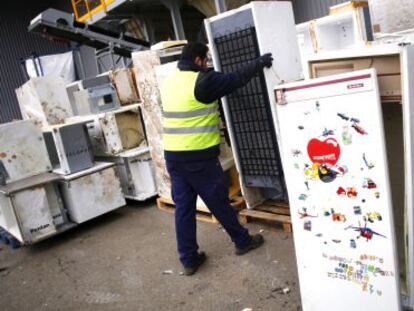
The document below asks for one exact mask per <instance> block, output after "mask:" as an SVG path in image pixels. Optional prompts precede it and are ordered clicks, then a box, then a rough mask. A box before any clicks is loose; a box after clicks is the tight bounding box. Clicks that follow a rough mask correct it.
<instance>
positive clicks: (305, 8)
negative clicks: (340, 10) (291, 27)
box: [292, 0, 348, 24]
mask: <svg viewBox="0 0 414 311" xmlns="http://www.w3.org/2000/svg"><path fill="white" fill-rule="evenodd" d="M347 1H348V0H292V5H293V10H294V12H295V21H296V24H299V23H303V22H307V21H309V20H312V19H315V18H319V17H322V16H325V15H328V13H329V7H331V6H333V5H337V4H341V3H344V2H347Z"/></svg>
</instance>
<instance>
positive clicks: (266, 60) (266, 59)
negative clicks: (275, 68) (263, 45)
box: [259, 53, 273, 68]
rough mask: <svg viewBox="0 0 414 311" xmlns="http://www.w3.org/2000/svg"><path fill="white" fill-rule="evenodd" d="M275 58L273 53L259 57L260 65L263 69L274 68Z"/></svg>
mask: <svg viewBox="0 0 414 311" xmlns="http://www.w3.org/2000/svg"><path fill="white" fill-rule="evenodd" d="M272 62H273V57H272V53H266V54H263V55H262V56H260V57H259V64H260V65H261V66H262V68H264V67H266V68H270V67H272Z"/></svg>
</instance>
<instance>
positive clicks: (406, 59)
mask: <svg viewBox="0 0 414 311" xmlns="http://www.w3.org/2000/svg"><path fill="white" fill-rule="evenodd" d="M401 56H402V57H401V74H402V77H403V81H402V98H403V117H404V120H403V123H404V137H405V140H404V144H405V145H404V157H405V161H404V162H405V163H404V165H405V167H406V172H407V173H406V176H405V192H406V195H405V200H406V202H405V206H406V215H407V222H406V228H407V229H406V232H405V236H406V241H405V245H407V250H406V254H407V256H406V258H407V262H406V272H407V283H408V293H409V299H408V304H409V307H411V308H414V260H413V258H414V202H413V187H414V166H413V158H414V142H413V139H414V123H413V120H414V88H413V87H412V86H413V85H414V46H410V45H409V46H406V47H404V49H403V50H402V55H401Z"/></svg>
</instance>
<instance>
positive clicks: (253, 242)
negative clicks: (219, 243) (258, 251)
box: [236, 234, 264, 256]
mask: <svg viewBox="0 0 414 311" xmlns="http://www.w3.org/2000/svg"><path fill="white" fill-rule="evenodd" d="M251 237H252V238H251V239H250V242H249V244H247V245H246V246H245V247H243V248H238V247H236V255H238V256H241V255H244V254H246V253H248V252H249V251H251V250H252V249H255V248H258V247H260V246H262V245H263V243H264V239H263V236H262V235H261V234H255V235H252V236H251Z"/></svg>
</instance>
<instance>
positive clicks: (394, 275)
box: [275, 69, 401, 311]
mask: <svg viewBox="0 0 414 311" xmlns="http://www.w3.org/2000/svg"><path fill="white" fill-rule="evenodd" d="M275 98H276V116H275V118H276V119H277V122H276V124H277V127H278V128H277V131H278V136H279V140H278V141H279V147H280V151H281V159H282V166H283V170H284V172H285V176H286V185H287V190H288V195H289V202H290V208H291V218H292V225H293V231H294V242H295V250H296V260H297V265H298V272H299V281H300V291H301V297H302V308H303V310H305V311H325V310H326V311H328V310H336V311H341V310H343V311H345V310H346V311H348V310H366V311H371V310H372V311H374V310H375V311H380V310H383V311H391V310H401V296H400V283H399V269H398V260H397V247H396V239H395V227H394V219H393V210H392V200H391V190H390V182H389V173H388V172H389V171H388V163H387V153H386V145H385V136H384V129H383V115H382V110H381V100H380V93H379V88H378V82H377V75H376V71H375V69H368V70H362V71H355V72H352V73H345V74H339V75H333V76H329V77H325V78H318V79H313V80H307V81H300V82H294V83H289V84H284V85H281V86H278V87H276V88H275Z"/></svg>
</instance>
